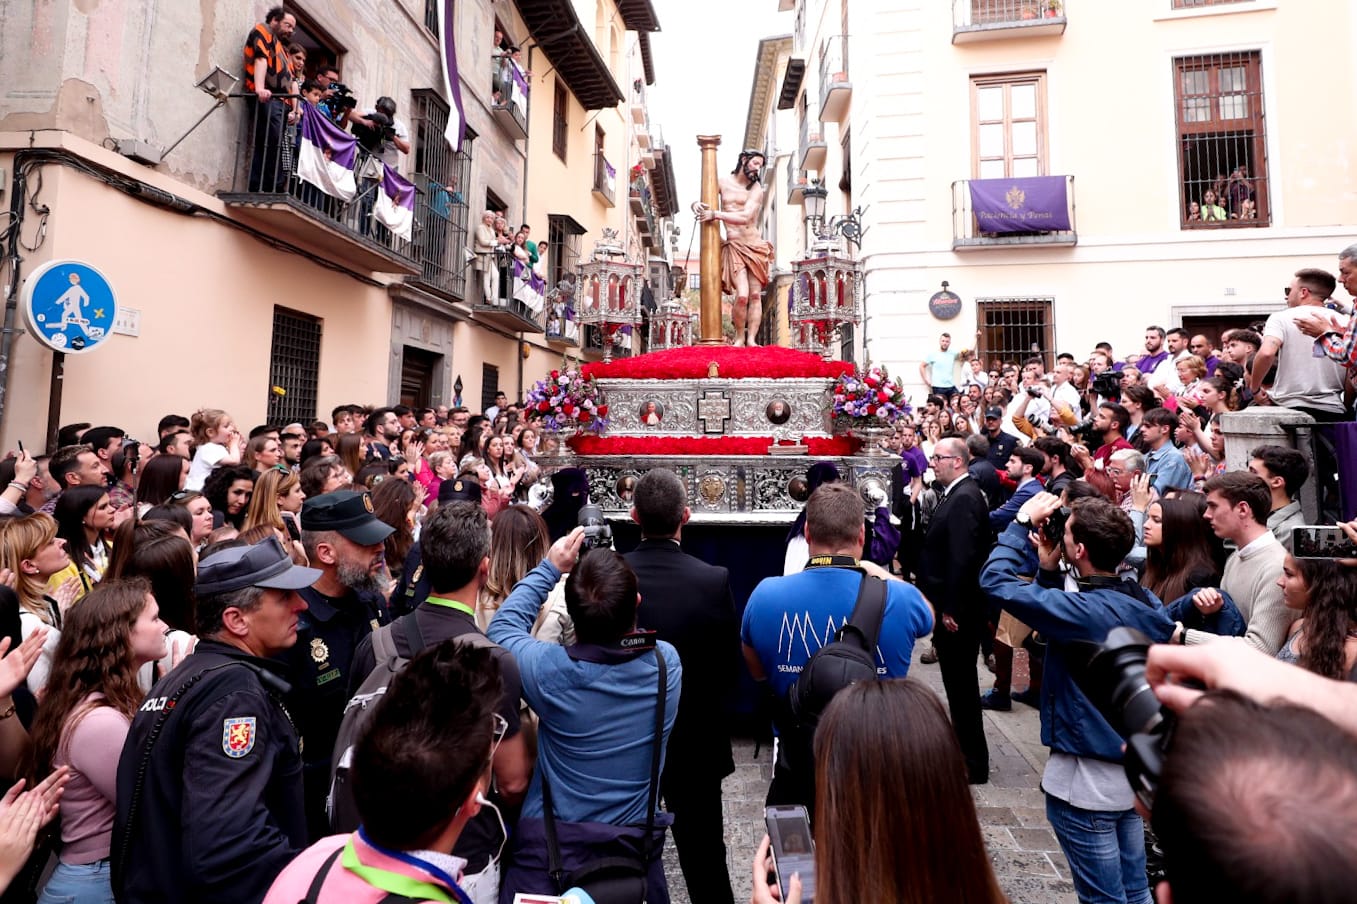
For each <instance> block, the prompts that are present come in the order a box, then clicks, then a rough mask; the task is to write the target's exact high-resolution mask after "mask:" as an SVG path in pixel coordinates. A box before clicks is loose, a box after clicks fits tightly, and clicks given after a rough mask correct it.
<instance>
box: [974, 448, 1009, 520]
mask: <svg viewBox="0 0 1357 904" xmlns="http://www.w3.org/2000/svg"><path fill="white" fill-rule="evenodd" d="M966 451H967V452H969V453H970V455H971V463H970V465H969V466H967V468H966V470H967V471H969V472H970V475H971V477H973V478H975V482H976V483H978V484H980V489H981V491H982V492H984V494H985V502H986V504H988V505H989V507H990V508H991V509H996V508H998V507H999V506H1000V505H1003V502H1004V488H1003V485H1002V484H1001V483H1000V482H999V472H998V471H996V470H995V469H994V465H992V464H990V462H989V440H988V439H986V438H985V437H984V436H982V435H981V434H979V433H972V434H971V435H970V436H968V437H966Z"/></svg>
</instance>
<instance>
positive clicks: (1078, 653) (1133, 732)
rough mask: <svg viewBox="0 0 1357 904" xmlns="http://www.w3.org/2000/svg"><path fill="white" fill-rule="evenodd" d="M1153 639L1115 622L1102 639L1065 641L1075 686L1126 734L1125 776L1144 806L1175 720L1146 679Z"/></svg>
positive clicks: (1155, 784) (1153, 787)
mask: <svg viewBox="0 0 1357 904" xmlns="http://www.w3.org/2000/svg"><path fill="white" fill-rule="evenodd" d="M1151 643H1152V641H1151V640H1150V639H1149V638H1148V637H1146V636H1145V635H1144V634H1142V633H1141V632H1140V631H1137V630H1136V629H1135V628H1121V627H1118V628H1113V629H1112V630H1111V631H1109V632H1107V639H1106V640H1104V641H1103V642H1102V643H1100V644H1097V643H1091V642H1089V641H1075V642H1073V643H1070V644H1067V645H1066V650H1067V652H1068V653H1069V662H1070V672H1071V674H1072V675H1073V676H1074V680H1075V681H1076V682H1077V683H1078V685H1079V689H1080V690H1082V691H1083V692H1084V693H1085V694H1086V695H1087V696H1088V698H1089V700H1091V701H1092V702H1093V705H1094V706H1096V707H1098V712H1100V713H1102V716H1103V718H1104V719H1106V720H1107V722H1108V724H1109V725H1111V726H1112V728H1113V729H1115V730H1116V732H1117V734H1119V735H1121V736H1122V737H1123V738H1125V739H1126V755H1125V758H1124V761H1123V766H1124V767H1125V769H1126V778H1127V780H1129V781H1130V783H1131V789H1132V790H1133V791H1135V793H1136V797H1137V798H1138V799H1139V800H1140V802H1141V803H1142V804H1144V805H1145V808H1146V809H1147V810H1148V809H1151V808H1153V806H1154V795H1155V792H1156V791H1157V790H1158V789H1159V778H1160V776H1161V775H1163V771H1164V758H1165V756H1166V755H1167V753H1168V749H1169V745H1170V744H1171V743H1172V740H1173V727H1174V725H1175V724H1177V723H1176V721H1175V719H1174V716H1173V713H1172V712H1170V711H1169V710H1167V709H1165V708H1164V707H1163V706H1161V705H1160V703H1159V698H1158V697H1156V696H1155V695H1154V690H1153V689H1152V688H1151V687H1150V683H1149V681H1148V680H1146V678H1145V660H1146V657H1147V655H1148V654H1149V650H1150V644H1151ZM1085 655H1086V656H1087V658H1086V659H1085V658H1083V656H1085Z"/></svg>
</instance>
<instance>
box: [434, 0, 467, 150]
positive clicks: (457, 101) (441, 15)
mask: <svg viewBox="0 0 1357 904" xmlns="http://www.w3.org/2000/svg"><path fill="white" fill-rule="evenodd" d="M448 6H449V4H448V0H438V47H439V49H440V50H441V51H442V53H440V54H439V56H441V57H442V59H443V91H444V93H445V94H447V96H448V99H449V100H450V101H452V109H450V110H448V127H447V128H446V129H444V130H443V137H444V138H446V139H447V140H448V144H450V145H452V149H453V150H454V151H460V150H461V149H462V137H463V136H464V135H465V134H466V111H465V110H464V109H463V108H462V80H461V78H459V77H458V75H457V41H456V39H455V35H454V33H453V29H452V18H451V17H450V16H449V15H448Z"/></svg>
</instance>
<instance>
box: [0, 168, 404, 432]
mask: <svg viewBox="0 0 1357 904" xmlns="http://www.w3.org/2000/svg"><path fill="white" fill-rule="evenodd" d="M6 168H8V164H6ZM43 180H44V182H45V187H44V191H43V200H44V202H45V203H47V204H48V205H50V206H51V208H52V210H53V213H52V216H51V219H50V221H49V229H48V235H47V241H46V243H45V244H44V245H43V247H42V249H41V250H40V252H39V253H37V254H33V255H29V256H27V257H26V259H25V261H24V264H23V272H24V273H25V274H26V273H31V272H32V271H33V270H34V269H36V268H37V267H38V266H39V265H41V264H42V263H44V262H46V261H47V260H53V259H60V258H73V259H78V260H83V261H87V262H89V263H90V264H92V265H94V266H96V267H98V268H99V269H100V270H101V271H102V272H103V273H104V274H105V276H107V277H108V279H109V280H110V282H111V283H112V284H113V286H114V288H115V290H116V292H117V293H118V300H119V304H121V305H124V306H126V307H131V308H137V309H139V310H140V311H141V335H140V336H138V337H129V336H117V335H115V336H113V337H112V338H111V339H109V340H108V344H107V345H106V346H103V347H100V348H98V349H96V350H95V351H92V352H90V353H89V354H85V355H67V356H66V368H65V386H64V391H63V396H62V406H61V422H62V423H70V422H75V421H90V422H95V423H113V424H118V425H119V426H122V427H124V428H125V429H127V430H129V431H130V432H132V433H133V434H134V435H136V436H137V437H146V436H154V432H155V425H156V422H157V421H158V420H159V419H160V417H161V416H162V415H164V414H167V413H169V412H177V413H180V414H184V415H188V414H190V413H191V412H192V411H193V410H195V409H197V408H199V407H203V406H211V407H220V408H225V409H226V410H228V411H230V412H231V413H232V415H233V416H234V417H235V419H236V421H237V423H238V424H239V425H240V426H242V427H244V428H246V429H248V428H249V427H250V426H253V425H254V424H257V423H260V422H261V421H263V420H264V417H265V411H266V404H267V400H268V395H267V394H268V391H269V353H270V348H271V337H272V331H273V307H274V305H275V304H278V305H282V306H284V307H288V308H291V309H293V310H296V311H300V312H302V313H306V314H310V315H312V316H315V317H319V318H321V320H322V322H323V323H322V338H321V359H320V372H319V399H318V401H319V406H318V407H319V411H318V414H320V415H321V416H322V417H328V413H329V409H330V407H331V406H332V405H334V404H338V403H340V402H351V401H373V402H377V401H381V400H383V399H384V398H385V394H386V379H387V377H386V356H387V352H388V341H389V336H390V319H391V311H390V300H389V298H388V296H387V294H386V291H385V290H384V289H383V288H381V287H375V286H372V287H369V286H363V285H361V284H359V283H356V282H355V281H354V280H352V279H351V278H349V277H347V276H345V275H343V274H339V273H335V272H333V271H331V270H327V269H325V268H323V267H319V266H317V265H315V264H312V263H310V262H308V261H307V260H306V259H305V258H303V257H300V256H298V255H293V254H287V253H284V252H280V251H276V250H274V249H272V248H270V247H269V246H267V245H265V244H263V243H261V242H259V241H257V240H256V239H254V238H252V237H250V236H247V235H245V234H243V233H240V232H237V231H235V230H232V229H230V228H228V227H225V226H222V225H220V224H218V223H216V222H213V221H212V220H209V219H206V218H202V217H186V216H183V215H179V214H174V213H169V212H166V211H162V210H159V209H157V208H154V207H151V206H149V205H146V204H143V203H140V202H138V201H135V200H132V199H130V198H128V197H126V196H125V195H123V194H122V193H121V192H118V191H116V190H114V189H111V188H108V187H106V186H104V185H103V184H102V183H100V182H96V181H94V180H93V179H90V178H89V177H87V176H85V175H84V174H81V173H77V172H75V171H72V170H69V169H66V168H63V167H56V166H51V167H47V168H46V169H45V170H44V173H43ZM26 225H27V224H26ZM30 228H31V226H30ZM15 347H16V348H15V358H14V362H13V370H12V372H11V374H10V377H9V388H10V393H9V396H8V404H7V407H6V411H5V413H4V428H3V432H0V448H5V449H9V448H13V444H14V440H15V439H22V440H24V441H25V444H26V445H31V447H32V448H40V447H41V445H42V443H41V438H42V437H43V435H44V432H45V430H46V425H47V392H48V383H49V375H50V373H51V370H50V368H51V357H52V356H51V353H50V352H47V351H46V350H44V349H43V348H42V347H41V346H39V345H38V343H37V342H35V341H34V340H32V339H31V338H29V337H28V336H26V335H25V336H20V337H19V338H18V339H17V341H16V343H15Z"/></svg>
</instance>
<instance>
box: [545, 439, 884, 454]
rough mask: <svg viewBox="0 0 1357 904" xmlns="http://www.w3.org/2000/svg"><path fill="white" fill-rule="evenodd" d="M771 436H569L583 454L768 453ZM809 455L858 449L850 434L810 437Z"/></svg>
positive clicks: (856, 442)
mask: <svg viewBox="0 0 1357 904" xmlns="http://www.w3.org/2000/svg"><path fill="white" fill-rule="evenodd" d="M772 442H773V439H772V437H758V436H589V435H583V434H582V435H577V436H573V437H571V438H570V440H569V443H570V448H571V449H573V450H574V451H575V452H577V453H578V454H580V455H767V454H768V447H769V445H771V444H772ZM805 444H806V448H807V453H806V454H808V455H813V456H823V457H839V456H844V455H852V454H854V453H855V452H857V449H858V446H859V445H860V443H859V442H858V440H856V439H854V438H852V437H850V436H829V437H810V438H807V439H806V440H805Z"/></svg>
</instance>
